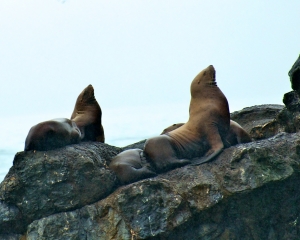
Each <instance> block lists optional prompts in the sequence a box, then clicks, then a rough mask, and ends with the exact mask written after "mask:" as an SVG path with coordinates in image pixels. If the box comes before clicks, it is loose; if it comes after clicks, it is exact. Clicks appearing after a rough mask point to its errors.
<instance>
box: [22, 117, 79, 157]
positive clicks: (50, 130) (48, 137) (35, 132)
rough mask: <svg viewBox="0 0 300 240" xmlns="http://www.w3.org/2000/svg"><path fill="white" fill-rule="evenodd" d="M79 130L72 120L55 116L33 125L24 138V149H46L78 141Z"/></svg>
mask: <svg viewBox="0 0 300 240" xmlns="http://www.w3.org/2000/svg"><path fill="white" fill-rule="evenodd" d="M81 136H82V135H81V132H80V130H79V128H78V127H77V126H76V123H75V122H74V121H71V120H70V119H67V118H57V119H53V120H49V121H45V122H41V123H38V124H37V125H35V126H33V127H32V128H31V129H30V130H29V133H28V135H27V137H26V140H25V149H24V150H25V151H30V150H38V151H47V150H51V149H55V148H60V147H64V146H66V145H69V144H75V143H79V142H80V140H81Z"/></svg>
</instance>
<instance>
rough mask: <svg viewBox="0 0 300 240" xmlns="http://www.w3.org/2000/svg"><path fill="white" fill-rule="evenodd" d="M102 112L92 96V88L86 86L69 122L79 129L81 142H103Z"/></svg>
mask: <svg viewBox="0 0 300 240" xmlns="http://www.w3.org/2000/svg"><path fill="white" fill-rule="evenodd" d="M101 117H102V111H101V108H100V106H99V104H98V102H97V100H96V98H95V96H94V88H93V86H92V85H88V86H87V87H86V88H85V89H83V91H82V92H81V93H80V94H79V96H78V98H77V101H76V104H75V107H74V110H73V113H72V115H71V120H73V121H74V122H75V123H76V124H77V126H78V127H79V129H80V131H81V133H82V135H83V137H82V141H98V142H104V129H103V127H102V123H101Z"/></svg>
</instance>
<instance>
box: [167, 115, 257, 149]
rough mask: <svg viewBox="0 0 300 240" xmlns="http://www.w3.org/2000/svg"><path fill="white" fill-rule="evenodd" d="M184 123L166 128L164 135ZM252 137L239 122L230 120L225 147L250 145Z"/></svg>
mask: <svg viewBox="0 0 300 240" xmlns="http://www.w3.org/2000/svg"><path fill="white" fill-rule="evenodd" d="M183 124H184V123H176V124H173V125H171V126H169V127H167V128H165V129H164V130H163V131H162V133H161V135H162V134H166V133H168V132H171V131H173V130H175V129H177V128H179V127H181V126H182V125H183ZM251 141H252V140H251V137H250V135H249V134H248V133H247V132H246V131H245V129H243V128H242V127H241V125H239V124H238V123H237V122H235V121H233V120H230V128H229V132H228V134H227V136H226V139H225V142H224V145H225V146H226V147H230V146H234V145H236V144H239V143H248V142H251Z"/></svg>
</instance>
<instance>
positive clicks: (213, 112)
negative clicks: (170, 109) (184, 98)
mask: <svg viewBox="0 0 300 240" xmlns="http://www.w3.org/2000/svg"><path fill="white" fill-rule="evenodd" d="M190 90H191V102H190V108H189V109H190V110H189V120H188V122H187V123H185V124H184V125H182V126H181V127H179V128H177V129H175V130H173V131H171V132H169V133H167V134H164V135H160V136H157V137H153V138H149V139H148V140H147V141H146V143H145V147H144V154H145V155H146V158H147V160H148V161H150V162H151V163H152V164H153V165H154V167H155V168H156V170H157V171H158V172H162V171H165V170H169V169H172V168H175V167H178V166H183V165H185V164H188V163H190V160H191V159H193V158H198V160H196V161H195V160H194V161H193V163H192V164H193V165H197V164H201V163H204V162H207V161H209V160H211V159H213V158H214V157H216V156H217V155H218V154H220V153H221V151H222V150H223V148H224V144H223V141H224V140H225V138H226V136H227V134H228V131H229V125H230V113H229V106H228V102H227V99H226V97H225V95H224V94H223V93H222V91H221V90H220V89H219V88H218V86H217V83H216V81H215V69H214V67H213V66H212V65H210V66H208V67H207V68H206V69H204V70H202V71H201V72H200V73H199V74H198V75H197V76H196V77H195V78H194V80H193V81H192V83H191V88H190ZM203 156H204V157H203ZM199 157H203V158H201V159H199Z"/></svg>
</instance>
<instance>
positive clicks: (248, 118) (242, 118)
mask: <svg viewBox="0 0 300 240" xmlns="http://www.w3.org/2000/svg"><path fill="white" fill-rule="evenodd" d="M283 108H284V106H283V105H279V104H262V105H256V106H252V107H246V108H243V109H242V110H240V111H235V112H233V113H231V114H230V118H231V119H232V120H233V121H236V122H238V123H239V124H240V125H241V126H242V127H243V128H244V129H245V130H246V131H247V132H248V133H249V132H251V129H252V128H254V127H256V126H257V125H264V124H266V123H268V122H271V121H272V120H273V119H274V118H276V116H277V115H278V114H279V113H280V111H282V109H283Z"/></svg>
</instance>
